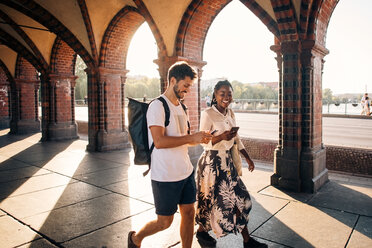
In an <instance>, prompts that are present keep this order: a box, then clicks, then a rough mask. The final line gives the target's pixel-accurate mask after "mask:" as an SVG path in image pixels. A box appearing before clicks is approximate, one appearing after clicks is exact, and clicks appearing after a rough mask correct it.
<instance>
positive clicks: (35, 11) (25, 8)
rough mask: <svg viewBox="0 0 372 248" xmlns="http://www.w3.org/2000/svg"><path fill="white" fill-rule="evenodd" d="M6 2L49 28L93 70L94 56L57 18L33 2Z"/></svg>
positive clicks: (5, 3) (23, 0)
mask: <svg viewBox="0 0 372 248" xmlns="http://www.w3.org/2000/svg"><path fill="white" fill-rule="evenodd" d="M18 2H19V3H16V2H14V1H5V2H4V3H3V4H4V5H7V6H8V7H11V8H14V9H15V10H17V11H19V12H21V13H23V14H24V15H26V16H28V17H30V18H32V19H34V20H35V21H37V22H39V23H40V24H42V25H43V26H44V27H46V28H48V29H49V30H50V31H52V32H53V33H55V34H56V35H57V36H59V37H60V38H61V39H62V40H64V41H65V42H66V43H67V44H68V45H69V46H70V47H71V48H72V49H73V50H74V51H75V52H76V53H77V54H79V55H80V57H81V58H82V59H83V60H84V62H85V64H86V65H87V66H88V67H90V68H93V67H94V66H95V64H96V62H95V61H94V59H93V58H92V56H91V55H90V54H89V52H88V51H87V50H86V49H85V47H84V46H83V45H82V44H81V43H80V41H79V40H78V39H77V38H76V36H75V35H74V34H72V33H71V31H70V30H68V29H67V28H66V27H65V26H64V25H63V24H62V23H61V22H60V21H59V20H58V19H57V18H55V17H54V16H53V15H52V14H51V13H49V12H48V11H47V10H46V9H44V8H43V7H41V6H40V5H39V4H37V3H36V2H35V1H33V0H29V1H25V0H22V1H18Z"/></svg>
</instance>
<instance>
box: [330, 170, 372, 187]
mask: <svg viewBox="0 0 372 248" xmlns="http://www.w3.org/2000/svg"><path fill="white" fill-rule="evenodd" d="M328 178H329V180H330V181H335V182H338V183H346V184H354V185H360V186H367V187H370V188H371V187H372V177H363V176H353V175H349V174H344V173H338V172H335V171H333V172H329V173H328Z"/></svg>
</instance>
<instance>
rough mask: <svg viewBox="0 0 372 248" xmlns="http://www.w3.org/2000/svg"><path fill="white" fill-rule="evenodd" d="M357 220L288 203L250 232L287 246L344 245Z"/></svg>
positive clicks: (321, 209) (339, 213)
mask: <svg viewBox="0 0 372 248" xmlns="http://www.w3.org/2000/svg"><path fill="white" fill-rule="evenodd" d="M356 220H357V215H354V214H349V213H345V212H341V211H337V210H330V209H325V208H315V207H313V206H309V205H307V204H303V203H300V202H290V203H289V204H288V205H287V206H286V207H285V208H283V209H282V210H281V211H279V212H278V213H277V214H276V215H275V216H274V217H273V218H271V219H270V220H269V221H267V222H266V223H265V224H263V225H262V226H261V227H260V228H259V229H257V230H256V231H255V232H254V233H253V235H256V236H258V237H261V238H264V239H266V240H271V241H273V242H276V243H279V244H283V245H287V246H290V247H301V248H302V247H320V248H321V247H326V248H330V247H344V246H345V245H346V243H347V240H348V238H349V235H350V233H351V231H352V229H353V226H354V224H355V223H356ZM330 232H331V233H330Z"/></svg>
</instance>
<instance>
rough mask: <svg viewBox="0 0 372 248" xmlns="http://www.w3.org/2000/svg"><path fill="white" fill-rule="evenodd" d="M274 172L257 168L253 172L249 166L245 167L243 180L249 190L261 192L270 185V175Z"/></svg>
mask: <svg viewBox="0 0 372 248" xmlns="http://www.w3.org/2000/svg"><path fill="white" fill-rule="evenodd" d="M272 174H273V172H270V171H267V170H262V169H260V168H256V169H255V170H254V171H253V172H250V171H248V168H243V176H242V177H241V179H242V180H243V182H244V184H245V186H246V187H247V189H248V191H249V192H251V191H253V192H259V191H260V190H262V189H264V188H266V187H268V186H269V185H270V176H271V175H272Z"/></svg>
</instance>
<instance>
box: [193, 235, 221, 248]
mask: <svg viewBox="0 0 372 248" xmlns="http://www.w3.org/2000/svg"><path fill="white" fill-rule="evenodd" d="M196 238H197V239H198V242H199V244H200V245H201V246H207V247H215V246H216V243H217V241H216V240H215V239H214V238H213V237H211V236H210V235H209V234H208V233H207V232H196Z"/></svg>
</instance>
